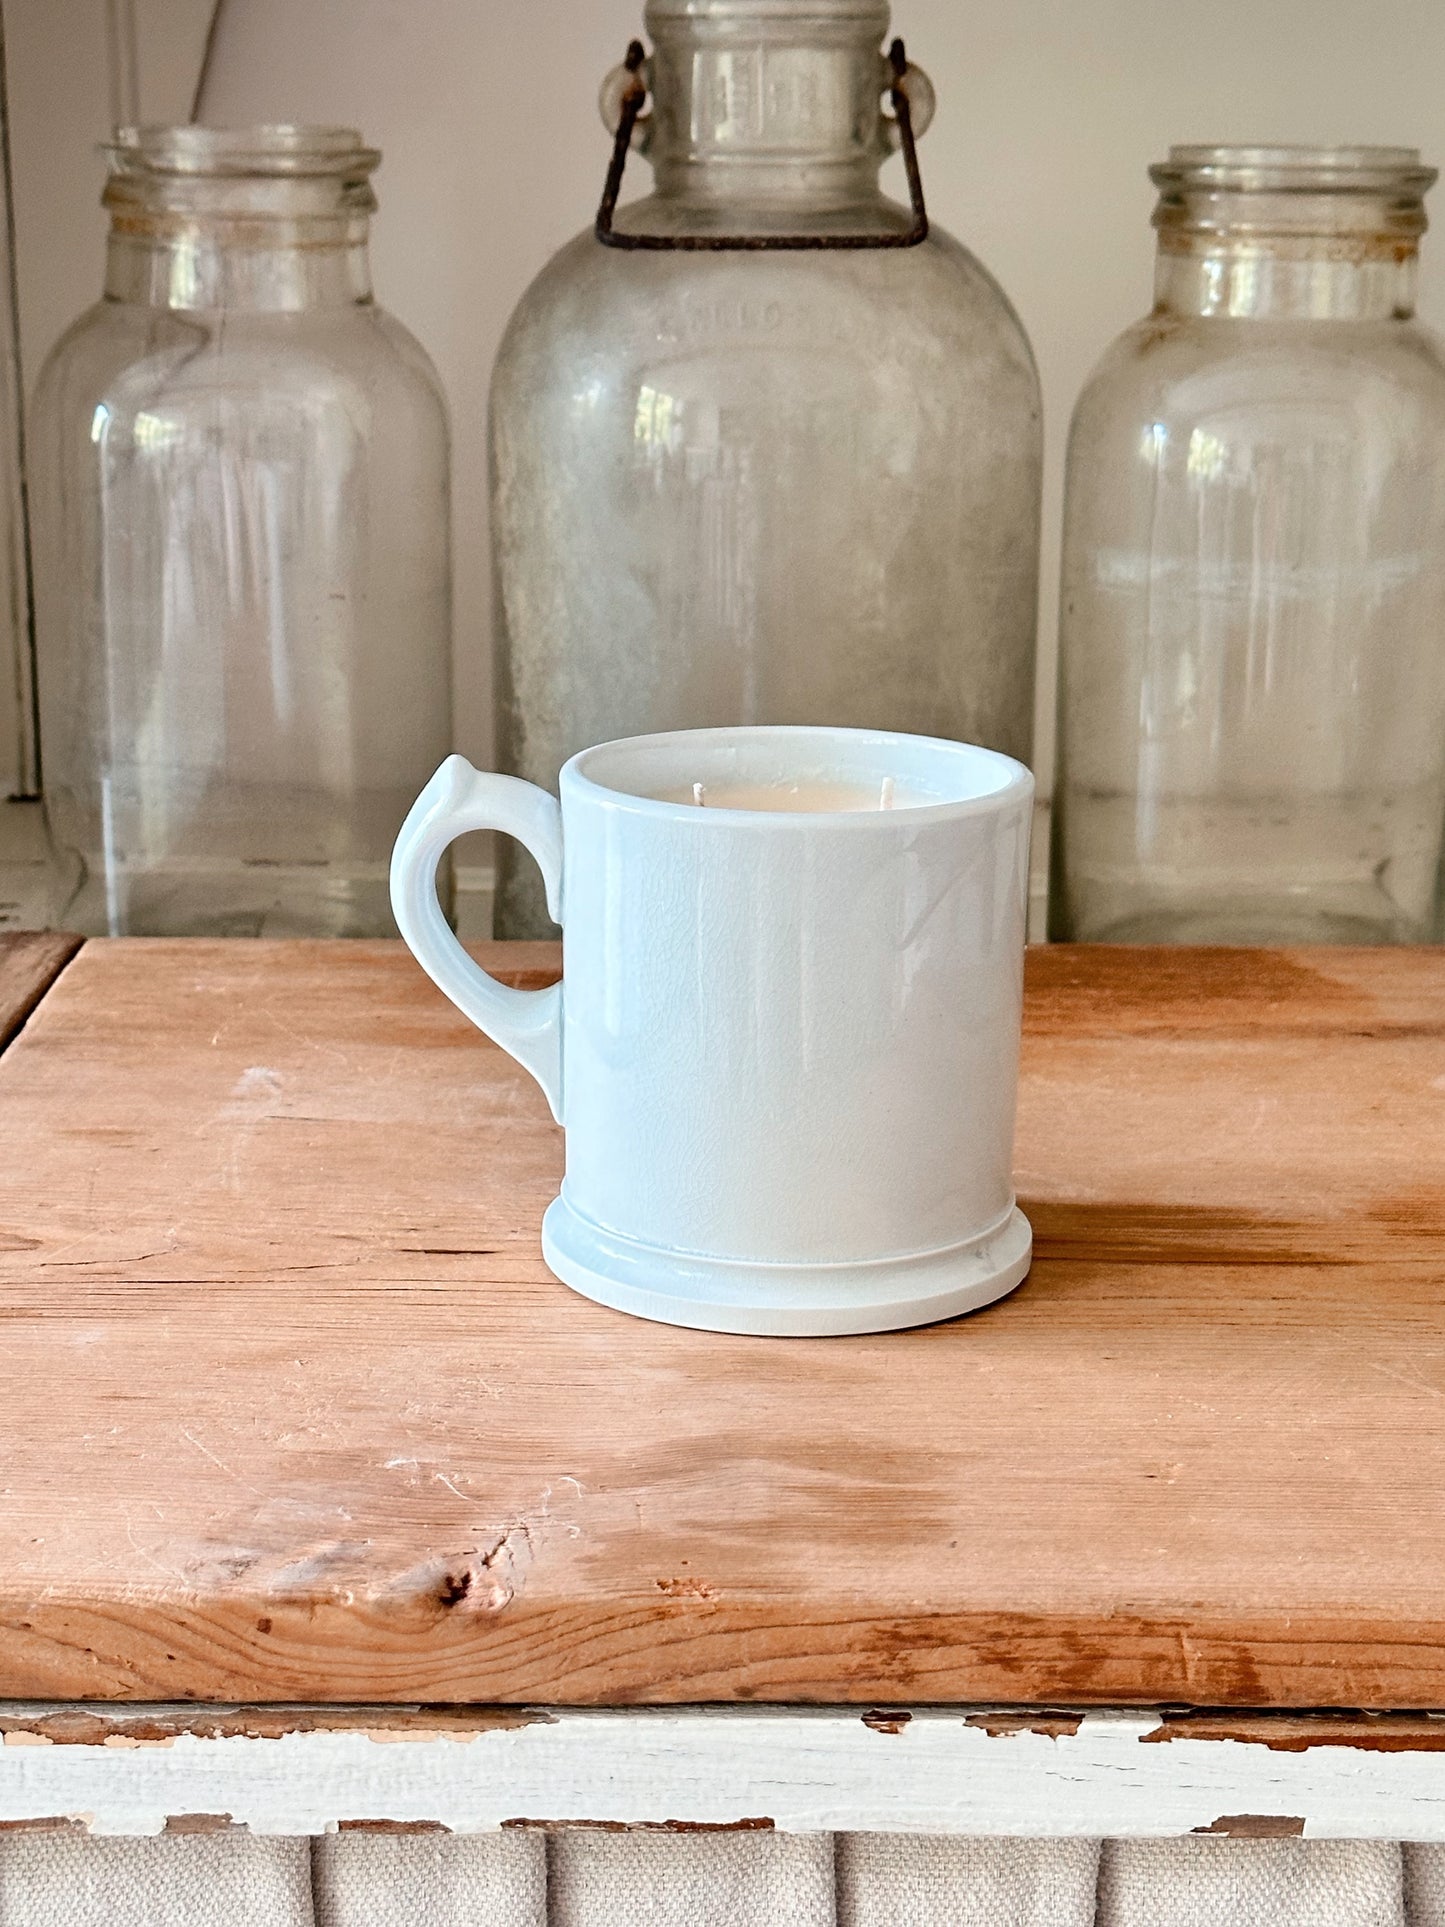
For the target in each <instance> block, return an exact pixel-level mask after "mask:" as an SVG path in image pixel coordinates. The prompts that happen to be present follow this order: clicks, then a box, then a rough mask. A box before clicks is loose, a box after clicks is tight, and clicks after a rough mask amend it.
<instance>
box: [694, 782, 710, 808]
mask: <svg viewBox="0 0 1445 1927" xmlns="http://www.w3.org/2000/svg"><path fill="white" fill-rule="evenodd" d="M692 800H693V802H694V803H696V804H697V806H698V808H699V809H700V810H701V809H706V807H707V791H706V790H705V789H704V788H703V786H702V784H701V783H694V784H693V786H692Z"/></svg>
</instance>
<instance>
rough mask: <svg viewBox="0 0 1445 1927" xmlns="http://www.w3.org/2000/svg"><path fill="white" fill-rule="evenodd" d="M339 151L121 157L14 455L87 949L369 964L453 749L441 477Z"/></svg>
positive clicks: (416, 370) (370, 156) (200, 133)
mask: <svg viewBox="0 0 1445 1927" xmlns="http://www.w3.org/2000/svg"><path fill="white" fill-rule="evenodd" d="M379 158H380V157H379V156H378V155H377V154H376V153H375V152H373V151H371V150H370V149H368V148H365V147H363V146H362V145H361V142H360V138H359V136H358V135H357V134H356V133H354V132H353V131H351V130H350V129H338V128H326V129H316V128H290V127H260V128H250V129H245V130H239V131H236V132H214V131H210V130H207V129H203V128H197V127H157V128H142V129H140V130H137V131H125V132H122V133H121V134H120V135H118V136H117V139H116V144H115V146H114V147H113V148H111V149H110V163H111V168H110V178H109V181H108V183H107V185H106V190H105V197H104V198H105V204H106V206H107V207H108V208H109V210H110V216H111V231H110V241H109V250H108V255H107V263H106V278H105V298H104V299H103V301H101V302H100V304H99V305H98V306H96V307H94V308H92V309H91V310H90V311H89V313H88V314H86V315H84V316H82V318H81V319H80V320H79V321H78V322H76V324H75V325H74V326H73V327H72V328H71V329H70V330H69V332H68V333H67V334H65V335H64V336H63V337H62V338H61V340H60V342H59V343H58V345H57V346H56V348H55V349H54V351H53V352H52V354H51V356H50V359H49V361H48V363H47V365H46V367H45V370H44V372H43V374H42V376H41V379H40V383H39V389H38V392H37V397H36V404H35V415H34V431H33V437H32V447H31V456H32V468H33V476H34V512H35V536H36V601H37V627H38V648H39V673H40V696H41V751H42V757H43V774H44V787H45V795H46V800H47V807H48V811H49V815H50V822H51V829H52V833H53V835H54V838H55V840H56V842H57V844H58V845H59V846H60V848H61V850H62V851H63V853H64V861H65V863H66V865H67V885H68V893H69V901H68V903H67V905H66V907H65V908H64V910H63V912H62V917H63V920H64V922H65V923H66V924H67V925H68V926H69V927H70V928H72V929H78V930H82V931H87V932H96V933H102V934H103V933H110V934H112V935H118V934H122V933H141V934H167V935H181V934H193V933H205V934H211V935H226V936H242V935H245V936H253V935H257V936H258V935H262V934H264V935H268V936H270V935H287V936H295V935H314V936H379V935H384V934H387V933H390V932H392V931H393V929H394V926H393V924H392V920H391V911H390V905H389V902H388V897H387V865H388V859H389V855H390V849H391V844H392V840H393V839H394V837H395V835H396V832H397V830H398V829H399V827H400V825H401V821H402V818H403V816H404V815H405V813H406V810H407V808H408V806H409V804H410V803H411V801H412V799H413V797H414V796H415V794H416V792H417V791H418V790H419V789H420V788H421V786H422V785H423V784H424V783H425V781H426V779H427V777H428V776H429V775H430V774H431V772H432V770H433V768H434V767H435V766H436V764H437V763H438V762H439V761H440V759H441V758H442V757H443V756H444V755H445V754H446V752H447V750H448V749H449V748H450V746H451V743H450V738H451V697H450V687H451V684H450V637H449V623H450V606H449V605H450V590H449V556H448V525H447V497H448V450H447V426H446V413H445V406H444V403H443V401H442V396H441V391H440V389H439V387H438V384H437V379H436V376H435V374H434V372H433V370H432V368H431V365H430V363H429V362H428V361H427V358H426V356H425V354H424V353H423V352H422V350H421V348H420V347H418V345H417V343H416V342H415V341H414V340H413V339H412V337H411V336H410V335H409V334H408V333H407V332H406V330H405V329H404V328H402V327H400V326H399V325H398V323H397V322H395V321H393V320H392V319H391V318H390V316H388V315H386V314H385V313H383V312H382V310H381V309H379V308H378V307H377V306H376V305H375V303H374V302H373V300H372V296H371V282H370V276H369V271H368V265H367V228H368V217H369V215H370V213H371V210H372V209H373V207H374V206H375V200H374V197H373V195H372V191H371V186H370V182H369V176H370V174H371V171H372V169H373V168H374V167H375V165H376V163H377V161H378V159H379Z"/></svg>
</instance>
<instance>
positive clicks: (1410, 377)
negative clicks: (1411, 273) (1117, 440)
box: [1070, 314, 1445, 448]
mask: <svg viewBox="0 0 1445 1927" xmlns="http://www.w3.org/2000/svg"><path fill="white" fill-rule="evenodd" d="M1280 406H1290V407H1294V408H1304V409H1306V410H1308V409H1309V408H1310V407H1313V408H1314V409H1315V410H1333V411H1335V412H1349V411H1363V412H1367V413H1368V412H1370V411H1372V410H1373V411H1375V412H1377V413H1383V414H1384V415H1385V416H1389V417H1394V418H1396V420H1397V425H1398V427H1399V429H1400V430H1401V432H1408V430H1409V428H1410V425H1411V423H1412V422H1413V423H1415V424H1419V423H1422V422H1428V423H1430V424H1432V425H1435V424H1445V342H1442V340H1441V338H1440V336H1438V335H1437V334H1436V333H1435V332H1434V330H1433V329H1431V328H1429V327H1427V326H1426V325H1425V324H1424V323H1423V322H1421V321H1419V320H1418V319H1416V318H1415V317H1410V318H1407V319H1396V318H1389V319H1384V320H1380V321H1364V322H1328V321H1311V322H1263V321H1258V320H1240V321H1232V320H1226V319H1220V320H1215V319H1210V320H1202V319H1199V318H1196V317H1178V316H1171V315H1164V314H1152V315H1148V316H1146V317H1145V318H1144V319H1142V320H1140V321H1137V322H1135V323H1134V324H1133V326H1132V327H1130V328H1127V329H1125V331H1124V332H1123V333H1122V334H1121V335H1119V336H1118V337H1117V338H1116V340H1114V341H1113V342H1112V343H1111V344H1110V346H1109V347H1108V349H1106V351H1105V353H1104V354H1103V356H1102V357H1101V359H1100V360H1099V361H1098V363H1097V364H1096V365H1095V367H1094V369H1093V371H1092V373H1091V374H1090V376H1089V378H1088V380H1087V381H1086V383H1085V384H1084V387H1083V389H1082V391H1081V393H1080V396H1079V400H1078V403H1077V404H1076V407H1075V410H1074V418H1073V425H1072V429H1071V434H1070V441H1071V444H1072V445H1073V446H1075V447H1076V448H1077V447H1078V446H1079V445H1080V444H1083V443H1088V442H1092V441H1095V440H1098V439H1101V438H1103V439H1107V437H1108V436H1109V435H1110V434H1114V433H1119V434H1128V435H1132V434H1133V433H1134V432H1135V431H1136V430H1137V428H1138V427H1139V425H1140V424H1141V423H1148V422H1159V423H1172V422H1176V421H1194V420H1198V419H1200V418H1201V417H1204V416H1210V415H1217V414H1221V413H1231V412H1236V411H1244V412H1248V411H1249V410H1250V409H1252V408H1259V409H1273V408H1277V407H1280Z"/></svg>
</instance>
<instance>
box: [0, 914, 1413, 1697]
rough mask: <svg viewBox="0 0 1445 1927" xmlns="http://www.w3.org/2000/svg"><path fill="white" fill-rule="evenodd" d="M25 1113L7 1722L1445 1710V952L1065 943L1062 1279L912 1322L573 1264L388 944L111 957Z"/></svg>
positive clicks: (82, 988)
mask: <svg viewBox="0 0 1445 1927" xmlns="http://www.w3.org/2000/svg"><path fill="white" fill-rule="evenodd" d="M514 963H515V965H516V966H517V967H518V968H520V969H522V970H523V971H524V972H528V973H530V976H529V978H528V980H529V981H533V982H536V981H541V980H542V977H543V976H544V975H545V974H546V971H547V969H548V967H549V953H546V952H543V951H536V952H524V953H518V954H517V955H516V957H515V958H514ZM0 1132H3V1134H4V1141H5V1143H6V1145H7V1147H8V1155H7V1157H6V1159H5V1160H4V1166H3V1169H0V1319H3V1321H4V1332H3V1340H0V1693H3V1694H8V1695H23V1696H34V1697H44V1698H70V1697H76V1698H92V1699H102V1698H130V1699H155V1698H170V1699H184V1698H199V1699H214V1700H230V1699H241V1698H248V1699H257V1700H281V1699H308V1700H338V1701H347V1700H373V1701H417V1700H447V1701H460V1700H489V1701H514V1702H525V1701H533V1702H540V1701H545V1702H552V1703H558V1704H563V1703H572V1704H581V1705H586V1704H598V1703H608V1702H611V1703H616V1704H627V1703H632V1702H640V1701H649V1700H650V1701H674V1702H676V1701H694V1700H735V1701H749V1700H783V1701H788V1700H791V1701H845V1702H846V1701H854V1702H858V1701H862V1702H865V1703H873V1704H880V1705H883V1706H890V1705H893V1706H897V1705H909V1704H912V1705H919V1704H924V1703H928V1702H931V1701H986V1700H1010V1701H1016V1702H1024V1703H1035V1704H1047V1703H1057V1702H1064V1703H1091V1704H1110V1703H1116V1704H1117V1703H1124V1702H1132V1703H1143V1702H1168V1701H1182V1702H1194V1703H1199V1704H1205V1705H1217V1706H1230V1705H1234V1706H1238V1705H1246V1706H1275V1707H1290V1706H1293V1707H1332V1706H1333V1707H1360V1706H1363V1707H1397V1708H1424V1707H1438V1706H1445V1503H1442V1502H1445V952H1439V951H1413V952H1412V951H1393V952H1392V951H1380V952H1372V953H1364V952H1349V951H1328V950H1317V951H1299V952H1293V953H1277V952H1234V953H1229V952H1198V951H1127V950H1114V949H1099V950H1089V949H1080V950H1070V949H1060V948H1049V949H1044V950H1039V951H1035V952H1033V953H1031V957H1030V969H1029V995H1028V1008H1027V1026H1026V1045H1025V1068H1024V1081H1023V1089H1022V1101H1021V1113H1020V1126H1019V1141H1018V1157H1017V1163H1018V1175H1019V1189H1020V1194H1021V1198H1022V1201H1023V1203H1024V1205H1025V1208H1026V1209H1027V1210H1028V1211H1029V1213H1030V1215H1031V1217H1032V1218H1033V1221H1034V1224H1035V1227H1036V1230H1037V1233H1038V1256H1037V1260H1036V1263H1035V1266H1034V1270H1033V1273H1032V1275H1031V1277H1030V1279H1029V1281H1028V1282H1027V1283H1026V1285H1025V1286H1024V1287H1023V1288H1022V1289H1021V1290H1020V1291H1019V1292H1018V1293H1016V1294H1015V1295H1014V1296H1013V1297H1012V1298H1010V1299H1008V1300H1006V1301H1004V1302H1003V1303H1002V1304H1000V1305H997V1306H995V1307H992V1308H990V1309H989V1310H987V1311H984V1312H982V1313H978V1314H975V1315H974V1316H973V1317H971V1318H968V1319H963V1320H960V1321H957V1322H955V1323H953V1324H950V1325H944V1326H938V1327H934V1328H932V1329H929V1330H925V1331H921V1332H916V1333H911V1334H903V1335H894V1336H888V1337H880V1338H853V1339H831V1340H815V1341H805V1340H788V1341H777V1340H760V1339H741V1338H717V1337H709V1336H705V1335H702V1334H697V1333H691V1332H682V1331H674V1330H670V1329H667V1328H665V1327H661V1326H651V1325H647V1324H643V1323H639V1322H635V1321H632V1320H629V1319H626V1318H624V1317H622V1316H621V1315H620V1314H616V1313H612V1312H608V1311H605V1310H603V1309H601V1308H599V1307H596V1306H593V1305H590V1304H588V1303H586V1302H585V1301H583V1300H581V1299H579V1298H577V1297H575V1296H574V1295H573V1294H571V1293H569V1292H567V1291H566V1290H565V1289H564V1288H563V1287H562V1286H560V1285H558V1284H556V1283H555V1282H554V1281H552V1280H551V1279H550V1278H549V1276H548V1274H547V1272H546V1271H545V1269H544V1267H543V1266H542V1263H541V1260H540V1256H539V1253H538V1247H537V1227H538V1222H539V1219H540V1216H541V1212H542V1209H543V1207H544V1205H545V1204H546V1202H547V1200H548V1199H549V1198H550V1196H551V1195H552V1193H553V1190H554V1189H555V1186H556V1183H557V1179H558V1176H559V1173H560V1169H561V1138H560V1134H559V1133H558V1132H557V1131H556V1130H555V1129H554V1127H552V1125H551V1124H550V1123H549V1121H548V1119H547V1116H546V1111H545V1107H544V1104H543V1101H542V1098H541V1096H540V1093H539V1092H538V1091H537V1090H536V1088H535V1087H534V1086H533V1085H532V1083H531V1082H530V1081H529V1080H528V1079H527V1078H526V1077H525V1076H524V1075H523V1074H522V1073H521V1072H519V1071H517V1070H516V1069H515V1068H514V1067H513V1066H512V1065H511V1063H510V1062H509V1060H508V1059H506V1058H505V1057H504V1056H502V1054H501V1053H500V1052H498V1051H496V1050H494V1049H493V1048H492V1047H491V1046H490V1045H488V1044H487V1043H486V1042H485V1040H483V1039H482V1038H480V1037H479V1036H478V1035H477V1034H476V1033H475V1032H473V1031H472V1030H470V1029H469V1027H468V1026H467V1025H466V1024H465V1023H464V1021H463V1020H462V1019H461V1018H460V1017H458V1016H457V1015H456V1014H455V1013H454V1012H453V1011H452V1010H451V1008H450V1006H449V1005H447V1004H446V1003H445V1002H444V1001H443V1000H442V999H441V997H440V996H439V994H438V993H437V992H435V991H434V990H433V989H432V987H431V986H430V985H429V984H428V983H427V982H426V980H425V979H424V978H423V977H422V975H421V973H420V972H419V970H417V968H416V966H415V965H414V964H413V963H411V962H410V960H409V959H408V958H407V957H406V956H405V954H404V953H402V952H401V951H400V950H398V949H395V948H392V947H389V946H386V945H367V944H333V945H323V944H314V945H308V944H288V945H283V944H266V943H244V944H243V943H236V944H220V943H216V944H208V943H140V942H92V943H89V944H87V945H86V946H85V948H84V950H83V951H82V952H81V953H80V955H79V956H78V957H77V958H76V959H75V961H74V962H73V963H72V964H71V966H70V968H69V969H68V970H67V971H66V972H65V974H64V975H63V977H62V978H61V979H60V980H59V982H58V983H57V984H56V985H55V986H54V988H53V989H52V990H51V992H50V994H49V995H48V996H47V997H46V998H45V1000H44V1002H43V1003H42V1004H41V1005H40V1007H39V1009H38V1010H37V1011H36V1012H35V1013H34V1014H33V1016H32V1017H31V1019H30V1021H29V1023H28V1024H27V1025H26V1028H25V1030H24V1032H23V1033H22V1034H21V1036H20V1037H19V1038H18V1040H17V1041H16V1042H15V1043H14V1044H13V1045H12V1046H11V1048H10V1050H9V1051H8V1052H7V1053H6V1054H5V1056H4V1058H3V1059H0Z"/></svg>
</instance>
